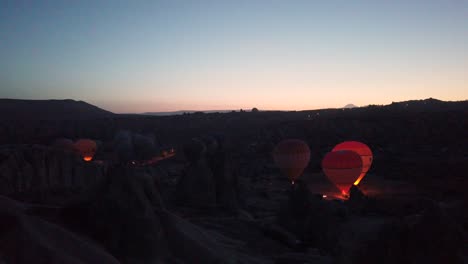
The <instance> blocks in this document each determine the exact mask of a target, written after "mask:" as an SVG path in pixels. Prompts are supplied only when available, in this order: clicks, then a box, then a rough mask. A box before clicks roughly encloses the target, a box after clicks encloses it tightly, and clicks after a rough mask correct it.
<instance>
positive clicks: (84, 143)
mask: <svg viewBox="0 0 468 264" xmlns="http://www.w3.org/2000/svg"><path fill="white" fill-rule="evenodd" d="M75 148H76V149H77V150H78V152H79V153H80V155H81V157H83V160H85V161H91V160H92V159H93V157H94V155H95V154H96V149H97V145H96V142H94V141H93V140H91V139H80V140H78V141H76V142H75Z"/></svg>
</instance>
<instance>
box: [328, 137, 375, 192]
mask: <svg viewBox="0 0 468 264" xmlns="http://www.w3.org/2000/svg"><path fill="white" fill-rule="evenodd" d="M337 150H351V151H354V152H356V153H357V154H359V156H361V160H362V171H361V174H360V175H359V177H358V179H357V180H356V181H355V182H354V185H358V184H359V182H361V180H362V178H364V176H366V173H367V171H368V170H369V168H370V166H371V164H372V159H373V155H372V151H371V149H370V148H369V147H368V146H367V145H366V144H364V143H361V142H358V141H345V142H343V143H340V144H338V145H336V146H335V147H334V148H333V150H332V151H337Z"/></svg>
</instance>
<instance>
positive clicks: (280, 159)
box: [273, 139, 310, 184]
mask: <svg viewBox="0 0 468 264" xmlns="http://www.w3.org/2000/svg"><path fill="white" fill-rule="evenodd" d="M273 159H274V160H275V163H276V165H278V167H279V168H280V169H281V170H282V171H283V173H284V174H286V176H288V177H289V180H290V181H291V183H292V184H294V181H295V180H296V179H297V178H298V177H299V176H300V175H301V174H302V172H303V171H304V169H305V167H307V164H308V163H309V160H310V149H309V146H308V145H307V143H305V142H304V141H302V140H299V139H286V140H283V141H281V142H280V143H278V145H276V147H275V149H274V150H273Z"/></svg>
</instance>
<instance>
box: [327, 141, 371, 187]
mask: <svg viewBox="0 0 468 264" xmlns="http://www.w3.org/2000/svg"><path fill="white" fill-rule="evenodd" d="M322 170H323V172H324V173H325V175H327V177H328V178H329V179H330V181H331V182H332V183H333V184H334V185H335V186H336V187H337V188H338V189H340V190H341V193H342V194H344V195H347V194H348V191H349V189H350V188H351V186H352V185H353V183H354V182H355V181H356V179H357V178H358V177H359V175H360V174H361V170H362V160H361V157H360V156H359V154H357V153H356V152H354V151H351V150H338V151H333V152H328V153H327V154H326V155H325V157H324V158H323V160H322Z"/></svg>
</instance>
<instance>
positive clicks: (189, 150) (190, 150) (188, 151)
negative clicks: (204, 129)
mask: <svg viewBox="0 0 468 264" xmlns="http://www.w3.org/2000/svg"><path fill="white" fill-rule="evenodd" d="M205 153H206V145H205V143H203V141H202V140H200V139H198V138H192V139H191V140H190V141H189V142H187V143H185V144H184V154H185V158H186V159H187V160H188V161H190V162H193V163H195V162H197V161H198V160H200V159H201V158H202V157H203V155H205Z"/></svg>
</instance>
